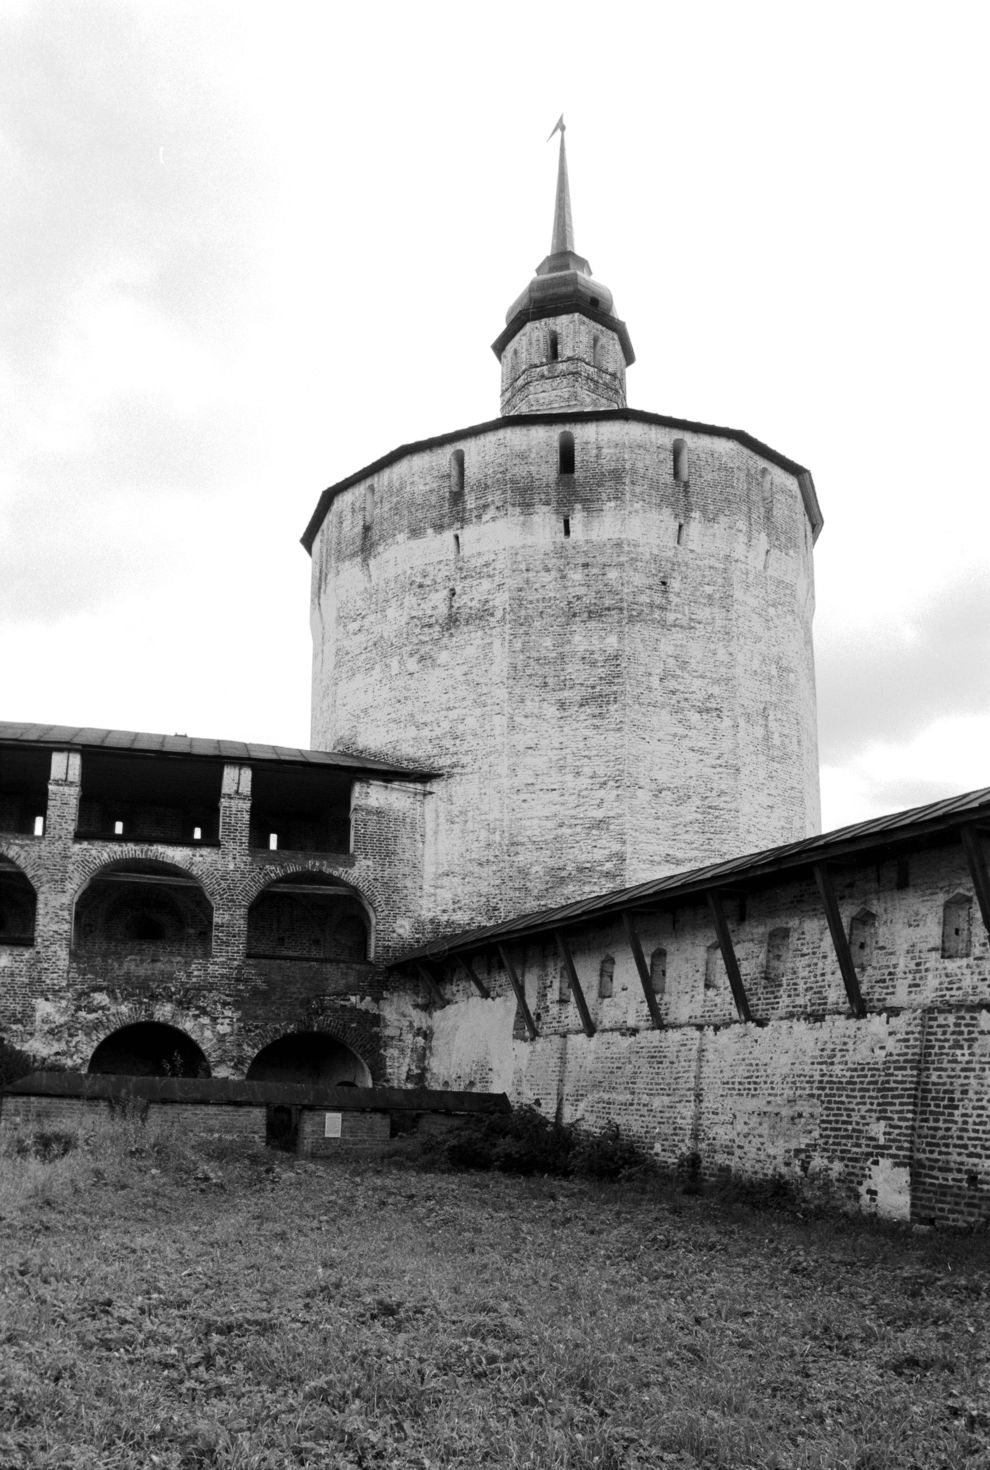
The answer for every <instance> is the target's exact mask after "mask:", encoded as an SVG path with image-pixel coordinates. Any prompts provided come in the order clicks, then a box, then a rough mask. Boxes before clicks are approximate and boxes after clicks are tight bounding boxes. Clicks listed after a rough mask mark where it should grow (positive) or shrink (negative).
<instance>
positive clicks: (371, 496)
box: [364, 485, 375, 531]
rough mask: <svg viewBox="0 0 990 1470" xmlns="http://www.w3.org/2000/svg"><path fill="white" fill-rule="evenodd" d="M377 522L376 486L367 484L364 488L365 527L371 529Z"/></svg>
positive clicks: (367, 529)
mask: <svg viewBox="0 0 990 1470" xmlns="http://www.w3.org/2000/svg"><path fill="white" fill-rule="evenodd" d="M374 523H375V487H374V485H366V486H365V488H364V529H365V530H366V531H370V530H371V528H372V526H373V525H374Z"/></svg>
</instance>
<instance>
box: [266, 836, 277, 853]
mask: <svg viewBox="0 0 990 1470" xmlns="http://www.w3.org/2000/svg"><path fill="white" fill-rule="evenodd" d="M268 851H269V852H278V833H277V832H269V834H268Z"/></svg>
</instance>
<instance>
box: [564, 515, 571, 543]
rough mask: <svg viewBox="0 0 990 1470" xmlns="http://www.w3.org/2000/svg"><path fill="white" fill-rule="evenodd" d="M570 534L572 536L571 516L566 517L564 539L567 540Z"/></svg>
mask: <svg viewBox="0 0 990 1470" xmlns="http://www.w3.org/2000/svg"><path fill="white" fill-rule="evenodd" d="M570 534H571V518H570V516H565V517H564V539H565V540H566V539H567V538H568V537H569V536H570Z"/></svg>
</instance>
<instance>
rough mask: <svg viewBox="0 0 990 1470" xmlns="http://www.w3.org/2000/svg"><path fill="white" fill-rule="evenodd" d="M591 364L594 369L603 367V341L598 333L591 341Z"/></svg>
mask: <svg viewBox="0 0 990 1470" xmlns="http://www.w3.org/2000/svg"><path fill="white" fill-rule="evenodd" d="M591 362H592V365H593V366H594V367H601V365H602V339H601V337H599V335H598V333H597V332H596V333H595V335H594V336H593V337H592V339H591Z"/></svg>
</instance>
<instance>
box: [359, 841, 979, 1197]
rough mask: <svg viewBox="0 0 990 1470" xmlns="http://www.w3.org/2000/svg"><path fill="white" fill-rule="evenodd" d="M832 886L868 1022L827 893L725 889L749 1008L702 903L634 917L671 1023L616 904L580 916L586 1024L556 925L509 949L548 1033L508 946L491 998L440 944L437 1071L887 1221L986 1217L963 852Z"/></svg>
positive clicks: (932, 854)
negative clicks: (744, 1009)
mask: <svg viewBox="0 0 990 1470" xmlns="http://www.w3.org/2000/svg"><path fill="white" fill-rule="evenodd" d="M835 883H836V892H837V896H838V900H839V904H840V910H841V914H842V920H843V924H844V926H845V928H846V931H847V933H848V934H849V935H850V941H851V945H852V949H853V953H854V955H855V957H856V963H857V973H858V977H859V981H860V986H861V989H862V994H863V997H864V1000H865V1001H866V1004H867V1007H868V1011H869V1013H868V1014H867V1015H866V1016H865V1017H864V1018H863V1019H854V1018H853V1017H852V1016H851V1015H850V1014H849V1006H848V1001H847V998H846V995H845V991H844V988H843V984H842V980H841V977H840V974H839V970H838V965H837V962H836V959H835V954H834V950H833V948H832V944H831V939H830V936H829V933H828V929H827V925H826V922H825V917H824V914H823V911H822V906H821V901H820V899H819V898H818V895H817V890H816V889H815V888H814V886H813V885H812V884H809V883H806V882H804V881H803V880H802V881H789V882H780V883H778V884H775V885H774V886H772V887H768V888H766V889H764V890H763V891H762V892H761V893H758V894H755V895H752V896H750V897H749V898H748V899H747V901H746V903H745V906H744V907H742V906H741V903H740V901H730V900H726V905H727V917H728V919H729V923H730V928H731V931H732V937H733V943H734V946H735V949H736V954H737V958H738V961H739V966H740V970H741V973H742V979H743V984H744V986H745V989H746V993H747V997H748V999H749V1004H750V1007H751V1011H752V1015H753V1018H754V1019H753V1021H751V1022H749V1023H742V1022H740V1021H739V1020H738V1018H737V1015H736V1011H735V1007H734V1004H733V1001H732V996H731V993H730V990H729V986H728V982H727V979H726V974H725V969H724V965H723V962H722V959H721V954H720V952H719V950H718V947H717V944H716V943H715V937H714V933H713V926H712V920H711V917H710V914H709V912H708V908H707V905H706V904H705V903H704V902H703V901H697V902H687V903H684V904H681V905H678V907H676V908H675V909H672V910H668V911H667V912H663V913H660V912H658V913H656V914H642V915H637V916H636V928H637V932H638V934H639V937H640V939H641V943H642V947H643V951H644V955H645V958H646V960H647V963H648V965H649V966H650V969H651V973H652V976H653V988H654V992H655V995H656V998H657V1001H658V1005H659V1010H660V1015H661V1019H662V1022H663V1025H662V1027H661V1028H660V1029H655V1028H654V1027H653V1026H652V1024H651V1020H650V1012H649V1009H648V1006H647V1003H646V999H645V996H644V993H643V988H642V984H641V982H640V979H639V974H638V971H637V968H636V965H635V963H634V960H633V956H632V954H631V952H630V949H629V944H628V941H627V938H626V935H625V930H624V928H623V926H622V923H621V922H620V921H619V920H616V921H615V922H612V921H609V922H606V923H602V922H597V923H594V924H588V925H585V926H582V927H581V928H577V929H572V930H568V931H567V932H568V936H569V942H570V945H571V948H572V952H573V956H574V961H575V965H576V969H577V972H578V976H579V979H580V983H581V986H582V989H583V992H584V995H585V998H586V1001H587V1004H588V1007H589V1010H590V1012H591V1016H592V1020H593V1024H594V1026H595V1028H596V1029H595V1034H594V1035H591V1036H588V1035H586V1034H585V1032H584V1030H583V1028H582V1026H581V1023H580V1018H579V1013H578V1008H577V1006H576V1004H575V1001H574V998H573V996H572V995H571V991H570V986H569V984H568V981H567V977H566V974H565V972H564V967H563V964H562V961H561V957H560V954H559V952H558V950H557V947H556V944H555V943H554V942H553V940H552V937H551V938H548V937H545V936H541V937H534V938H533V939H531V940H530V941H529V942H527V943H522V942H521V941H514V942H513V943H511V944H510V945H509V947H508V948H509V953H510V958H511V959H512V962H513V964H514V966H515V968H516V971H517V973H518V975H519V977H520V979H521V980H522V982H523V984H524V986H525V992H526V997H527V1003H528V1006H529V1008H530V1011H531V1013H532V1015H533V1017H534V1020H535V1022H536V1025H537V1027H538V1030H539V1033H540V1034H539V1036H538V1037H537V1038H536V1039H535V1040H529V1039H527V1032H526V1029H525V1027H524V1025H523V1019H522V1016H521V1014H520V1013H519V1010H518V1007H517V1005H516V1002H515V998H514V995H513V992H512V989H511V986H510V984H509V980H508V977H507V975H506V973H505V971H504V969H503V967H502V965H501V962H500V961H499V959H498V957H497V956H496V955H494V954H493V953H490V954H489V956H488V957H487V958H485V957H484V956H479V955H473V956H472V957H471V964H472V966H473V968H474V970H475V972H476V974H477V975H478V977H479V978H480V979H481V981H482V983H483V984H484V985H485V986H486V987H487V988H488V989H489V991H490V993H491V996H492V998H491V999H490V1000H485V999H483V998H482V997H481V996H480V995H479V994H478V993H477V991H476V990H475V989H474V988H473V987H472V986H471V984H470V981H469V980H468V978H467V977H466V976H465V975H464V972H463V970H462V969H461V968H460V967H457V968H454V967H453V966H452V964H451V962H450V961H449V960H447V961H444V960H443V958H442V947H438V955H439V958H438V961H437V963H438V964H441V965H442V966H443V970H444V978H443V979H442V981H441V989H442V992H443V994H444V996H445V997H446V998H447V1000H448V1003H447V1004H446V1005H445V1006H444V1007H443V1008H441V1009H437V1010H435V1011H434V1012H433V1014H432V1024H431V1025H430V1026H429V1028H428V1035H427V1037H426V1039H425V1041H424V1043H423V1047H422V1049H423V1064H422V1065H423V1071H422V1075H423V1078H424V1081H425V1082H426V1084H427V1085H429V1086H431V1087H443V1088H458V1089H469V1088H476V1089H479V1090H486V1091H487V1090H492V1091H500V1090H505V1091H506V1092H507V1093H508V1094H509V1096H510V1098H512V1099H513V1100H514V1101H516V1102H529V1103H532V1104H535V1105H537V1106H539V1107H540V1108H541V1109H542V1110H543V1111H544V1112H545V1113H547V1114H548V1115H550V1116H553V1115H554V1114H555V1113H558V1112H559V1113H560V1114H561V1115H562V1116H563V1117H564V1118H565V1119H567V1120H577V1121H580V1122H582V1123H584V1124H586V1125H587V1126H589V1127H592V1128H595V1129H600V1128H602V1127H604V1126H606V1125H608V1124H610V1123H615V1124H617V1125H618V1126H619V1127H620V1128H621V1129H622V1131H623V1132H624V1133H627V1134H629V1135H631V1136H633V1137H635V1138H637V1139H638V1140H639V1141H640V1142H641V1143H642V1144H644V1145H645V1146H646V1147H647V1148H649V1149H650V1150H651V1151H652V1152H653V1153H654V1154H655V1155H656V1156H657V1158H658V1159H660V1160H661V1161H662V1162H664V1163H665V1164H667V1165H676V1164H677V1163H678V1162H679V1161H680V1162H682V1161H684V1160H686V1159H688V1158H689V1157H690V1156H692V1155H697V1157H698V1159H699V1161H700V1166H701V1168H702V1170H703V1172H704V1173H705V1174H709V1175H711V1174H714V1173H716V1172H717V1171H718V1170H720V1169H732V1170H733V1171H735V1172H737V1173H739V1174H740V1175H743V1176H747V1175H748V1176H752V1177H766V1176H772V1175H774V1174H780V1175H783V1176H784V1177H785V1178H786V1177H789V1178H791V1179H793V1180H794V1181H795V1182H799V1183H806V1184H808V1185H809V1186H811V1187H815V1186H817V1187H819V1188H821V1189H823V1190H827V1191H828V1192H829V1193H830V1194H831V1196H832V1197H833V1198H834V1197H836V1196H837V1197H838V1198H839V1199H840V1200H842V1201H845V1202H846V1203H847V1204H849V1205H850V1206H853V1207H856V1208H860V1209H862V1210H865V1211H867V1212H873V1213H877V1214H879V1215H882V1216H885V1217H887V1218H893V1219H913V1220H915V1221H921V1222H930V1221H935V1222H943V1223H946V1222H952V1223H957V1224H974V1223H978V1222H979V1223H986V1222H987V1221H990V1167H988V1162H987V1161H988V1158H990V970H988V962H990V946H988V942H987V935H986V932H985V930H984V929H983V926H982V923H981V921H980V917H979V913H978V910H977V908H976V904H975V901H974V898H973V892H972V882H971V880H970V878H969V874H968V870H967V866H966V863H965V860H964V857H963V854H962V851H961V849H958V848H951V847H946V848H942V849H936V850H931V851H927V852H919V853H916V854H913V855H912V856H911V858H910V860H909V862H905V861H902V862H901V863H900V864H898V863H897V862H889V863H884V864H882V865H881V866H880V867H879V868H878V867H876V866H872V865H871V866H865V865H864V866H861V867H857V868H847V869H841V870H839V872H838V873H837V874H836V876H835ZM861 946H862V947H861ZM412 994H413V993H412V991H411V990H410V991H409V992H408V993H405V994H398V993H396V992H395V991H394V990H390V992H389V996H388V999H387V1001H386V1010H387V1011H389V1010H392V1011H394V1017H398V1016H400V1015H402V1014H403V1013H404V1012H406V1011H409V1012H410V1013H411V1009H412V1008H413V1007H414V1006H415V1005H416V1004H422V1000H420V1001H418V1002H416V1001H414V1000H413V999H412ZM396 1029H397V1028H396V1025H395V1020H394V1018H392V1019H390V1020H389V1021H388V1022H387V1023H386V1046H387V1050H388V1054H389V1065H390V1066H391V1065H392V1063H393V1059H394V1061H395V1062H396V1063H399V1062H400V1059H401V1064H402V1065H407V1063H408V1057H407V1056H406V1055H405V1053H402V1049H401V1047H399V1048H397V1046H396ZM400 1053H401V1058H400Z"/></svg>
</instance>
